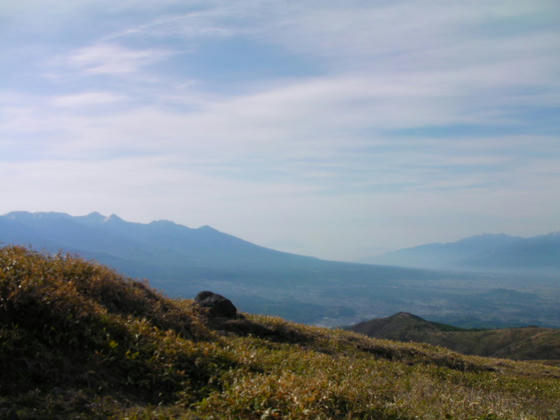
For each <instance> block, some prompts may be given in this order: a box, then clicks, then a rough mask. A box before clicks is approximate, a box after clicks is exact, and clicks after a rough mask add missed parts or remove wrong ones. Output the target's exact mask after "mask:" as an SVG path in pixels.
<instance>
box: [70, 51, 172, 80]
mask: <svg viewBox="0 0 560 420" xmlns="http://www.w3.org/2000/svg"><path fill="white" fill-rule="evenodd" d="M171 54H172V52H171V51H169V50H161V49H143V50H140V49H130V48H126V47H123V46H121V45H118V44H95V45H92V46H89V47H85V48H82V49H80V50H78V51H75V52H74V53H72V54H71V55H70V57H69V59H68V62H69V64H70V65H72V66H74V67H77V68H79V69H81V70H82V71H84V72H86V73H88V74H116V75H118V74H126V73H134V72H137V71H139V70H140V69H141V68H142V67H145V66H148V65H150V64H154V63H156V62H158V61H160V60H163V59H165V58H167V57H169V56H170V55H171Z"/></svg>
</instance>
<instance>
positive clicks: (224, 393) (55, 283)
mask: <svg viewBox="0 0 560 420" xmlns="http://www.w3.org/2000/svg"><path fill="white" fill-rule="evenodd" d="M0 337H1V338H2V339H1V340H0V343H1V346H0V369H1V371H2V375H1V376H0V417H7V418H14V419H16V418H45V417H48V418H53V419H57V418H60V419H66V418H110V417H116V418H123V417H128V418H134V419H140V418H186V419H188V418H192V419H195V418H254V419H259V418H294V419H306V418H341V419H342V418H375V419H411V418H423V419H434V418H472V419H499V418H508V419H521V418H533V419H547V418H555V417H558V416H559V415H560V403H559V401H560V369H558V368H555V367H552V366H545V365H541V364H538V363H527V362H513V361H507V360H500V359H486V358H480V357H472V356H463V355H460V354H458V353H455V352H452V351H450V350H447V349H444V348H441V347H432V346H430V345H422V344H412V343H398V342H394V341H387V340H379V339H372V338H367V337H364V336H362V335H359V334H356V333H352V332H347V331H342V330H329V329H325V328H318V327H309V326H304V325H299V324H295V323H290V322H286V321H284V320H282V319H279V318H273V317H266V316H254V315H249V314H239V315H236V316H234V317H232V318H228V319H225V318H213V317H212V315H211V313H210V312H208V311H206V310H205V309H204V308H203V307H200V306H198V305H196V304H195V303H193V302H192V301H189V300H175V299H169V298H167V297H165V296H164V295H162V294H160V293H158V292H157V291H155V290H154V289H152V288H151V287H150V286H149V285H147V284H145V283H142V282H138V281H135V280H132V279H130V278H126V277H123V276H121V275H119V274H117V273H115V272H114V271H112V270H110V269H108V268H107V267H105V266H102V265H100V264H98V263H95V262H89V261H85V260H83V259H81V258H77V257H72V256H68V255H62V254H59V255H51V256H45V255H42V254H38V253H35V252H32V251H29V250H26V249H24V248H21V247H7V248H2V249H0Z"/></svg>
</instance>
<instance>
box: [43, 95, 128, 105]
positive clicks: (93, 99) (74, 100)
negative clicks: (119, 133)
mask: <svg viewBox="0 0 560 420" xmlns="http://www.w3.org/2000/svg"><path fill="white" fill-rule="evenodd" d="M124 99H125V97H124V96H123V95H117V94H114V93H111V92H84V93H78V94H75V95H61V96H55V97H53V98H52V104H53V105H54V106H56V107H82V106H91V105H105V104H111V103H115V102H119V101H122V100H124Z"/></svg>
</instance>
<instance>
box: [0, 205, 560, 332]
mask: <svg viewBox="0 0 560 420" xmlns="http://www.w3.org/2000/svg"><path fill="white" fill-rule="evenodd" d="M0 244H2V245H23V246H32V247H33V248H34V249H36V250H40V251H46V252H50V253H56V252H59V251H62V252H70V253H73V254H78V255H80V256H82V257H85V258H92V259H95V260H96V261H99V262H101V263H103V264H106V265H108V266H110V267H111V268H113V269H115V270H118V271H119V272H120V273H123V274H125V275H127V276H131V277H143V278H148V279H149V280H150V284H152V285H153V286H154V287H157V288H158V289H161V290H163V291H165V293H166V294H168V295H169V296H173V297H184V298H188V297H192V296H194V295H195V294H196V293H197V292H199V291H200V290H203V289H210V290H213V291H215V292H217V293H220V294H223V295H226V296H228V297H230V298H231V299H233V300H235V302H236V304H237V305H238V306H239V307H240V308H241V309H242V310H243V311H246V312H251V313H264V314H269V315H276V316H281V317H283V318H286V319H289V320H292V321H296V322H302V323H307V324H315V325H324V326H338V325H350V324H354V323H356V322H358V321H359V320H362V319H370V318H374V317H381V316H387V315H389V314H392V313H395V312H397V311H399V310H402V308H407V310H408V311H410V312H413V313H416V314H419V315H420V316H423V317H426V318H429V319H437V320H440V319H439V316H441V314H445V319H444V320H443V322H452V323H455V324H457V325H459V326H463V327H475V326H476V327H501V326H519V325H541V326H554V327H556V326H558V327H560V317H559V315H558V311H557V302H558V300H559V299H560V286H559V285H558V282H557V279H556V278H553V279H550V278H540V277H538V276H535V275H531V276H530V278H528V277H526V276H524V275H512V274H508V275H497V274H490V275H488V274H475V273H461V272H457V271H454V272H449V271H447V272H446V271H434V270H426V269H411V268H402V267H389V266H380V265H369V264H356V263H344V262H335V261H325V260H320V259H317V258H313V257H307V256H302V255H294V254H289V253H285V252H280V251H276V250H272V249H269V248H265V247H262V246H259V245H256V244H253V243H250V242H248V241H246V240H243V239H241V238H237V237H235V236H232V235H230V234H227V233H224V232H220V231H218V230H216V229H214V228H212V227H209V226H202V227H199V228H189V227H187V226H183V225H179V224H176V223H173V222H171V221H165V220H159V221H154V222H151V223H133V222H129V221H126V220H123V219H122V218H120V217H119V216H117V215H114V214H113V215H110V216H105V215H102V214H100V213H96V212H94V213H90V214H89V215H86V216H70V215H68V214H65V213H29V212H12V213H8V214H6V215H4V216H0ZM529 279H530V282H531V288H530V289H529V290H528V289H527V284H528V280H529ZM504 297H505V298H504Z"/></svg>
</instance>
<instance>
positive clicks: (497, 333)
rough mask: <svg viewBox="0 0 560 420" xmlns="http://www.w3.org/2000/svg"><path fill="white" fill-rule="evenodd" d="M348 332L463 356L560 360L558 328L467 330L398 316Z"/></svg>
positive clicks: (366, 324) (373, 322)
mask: <svg viewBox="0 0 560 420" xmlns="http://www.w3.org/2000/svg"><path fill="white" fill-rule="evenodd" d="M349 329H351V330H352V331H356V332H360V333H362V334H366V335H368V336H370V337H376V338H386V339H391V340H399V341H415V342H421V343H428V344H432V345H436V346H443V347H447V348H449V349H451V350H454V351H457V352H460V353H464V354H473V355H478V356H487V357H502V358H509V359H516V360H539V359H540V360H544V359H549V360H550V359H552V360H560V329H556V328H537V327H526V328H503V329H494V330H465V329H461V328H456V327H452V326H450V325H445V324H439V323H435V322H430V321H426V320H424V319H422V318H419V317H417V316H414V315H412V314H406V313H399V314H395V315H393V316H390V317H388V318H379V319H372V320H370V321H365V322H361V323H359V324H356V325H354V326H352V327H349Z"/></svg>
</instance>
